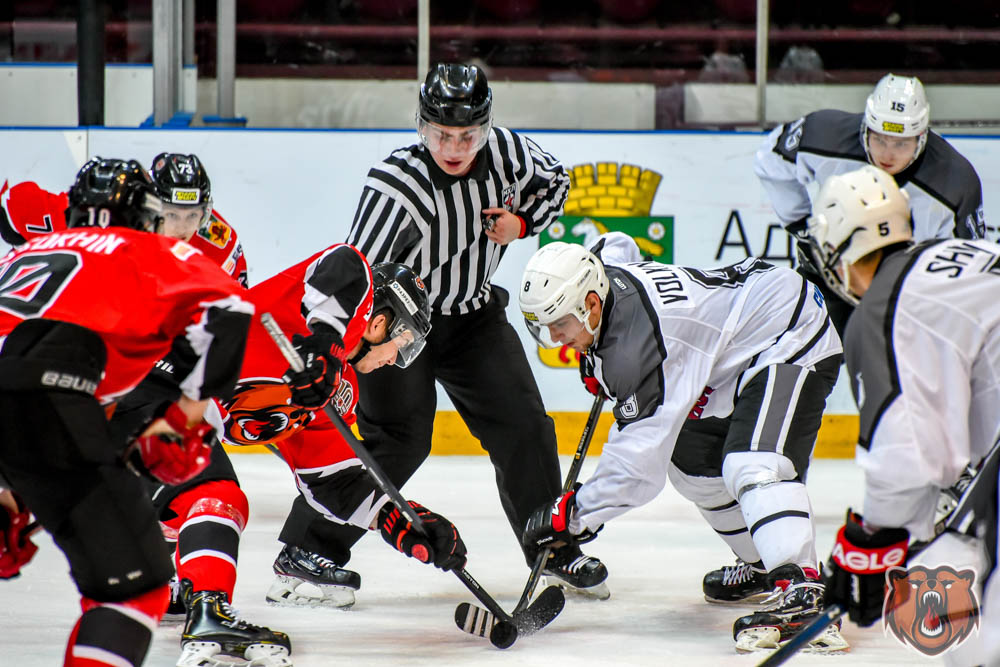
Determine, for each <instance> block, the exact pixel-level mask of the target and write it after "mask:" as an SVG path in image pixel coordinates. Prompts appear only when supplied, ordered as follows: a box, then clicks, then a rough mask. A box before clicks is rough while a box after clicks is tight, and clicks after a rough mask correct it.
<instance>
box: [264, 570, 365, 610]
mask: <svg viewBox="0 0 1000 667" xmlns="http://www.w3.org/2000/svg"><path fill="white" fill-rule="evenodd" d="M264 599H265V601H266V602H267V603H268V604H269V605H272V606H275V607H296V608H302V607H315V608H327V609H350V608H351V607H352V606H354V589H353V588H350V587H349V586H336V585H334V584H313V583H310V582H308V581H302V580H301V579H296V578H295V577H286V576H282V575H277V576H275V578H274V581H273V582H272V583H271V587H270V588H269V589H268V590H267V595H266V596H265V598H264Z"/></svg>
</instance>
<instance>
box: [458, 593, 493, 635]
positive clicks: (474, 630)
mask: <svg viewBox="0 0 1000 667" xmlns="http://www.w3.org/2000/svg"><path fill="white" fill-rule="evenodd" d="M494 623H496V617H495V616H494V615H493V614H491V613H490V612H488V611H487V610H485V609H483V608H482V607H477V606H476V605H474V604H470V603H468V602H463V603H461V604H459V605H458V606H457V607H455V625H457V626H458V629H459V630H461V631H462V632H467V633H469V634H470V635H475V636H477V637H488V636H489V634H490V630H492V629H493V624H494Z"/></svg>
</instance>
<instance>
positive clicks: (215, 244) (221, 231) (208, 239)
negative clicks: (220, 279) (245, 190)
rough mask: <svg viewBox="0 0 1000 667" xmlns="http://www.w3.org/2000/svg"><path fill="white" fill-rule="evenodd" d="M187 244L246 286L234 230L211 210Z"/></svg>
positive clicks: (245, 267)
mask: <svg viewBox="0 0 1000 667" xmlns="http://www.w3.org/2000/svg"><path fill="white" fill-rule="evenodd" d="M189 243H190V244H191V245H192V246H194V247H195V248H197V249H198V250H200V251H201V252H203V253H204V254H205V256H206V257H208V258H209V259H211V260H212V261H213V262H215V264H216V265H218V266H221V267H222V270H223V271H225V272H226V273H228V274H229V275H230V276H232V277H233V278H234V279H236V281H237V282H238V283H240V284H241V285H243V287H246V286H247V275H246V274H247V265H246V258H244V256H243V247H242V246H241V245H240V241H239V238H238V237H237V235H236V230H235V229H233V227H232V225H230V224H229V223H228V222H226V220H225V219H224V218H223V217H222V216H221V215H219V212H218V211H215V210H213V211H212V215H211V216H209V219H208V221H206V222H205V223H204V224H203V225H202V226H201V227H199V228H198V231H197V232H195V234H194V236H192V237H191V240H190V241H189Z"/></svg>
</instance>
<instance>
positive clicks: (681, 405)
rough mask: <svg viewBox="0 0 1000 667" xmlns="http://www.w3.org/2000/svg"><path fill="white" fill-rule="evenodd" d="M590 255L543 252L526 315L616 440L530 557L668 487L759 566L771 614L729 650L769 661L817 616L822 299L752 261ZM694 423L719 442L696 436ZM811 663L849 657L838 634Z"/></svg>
mask: <svg viewBox="0 0 1000 667" xmlns="http://www.w3.org/2000/svg"><path fill="white" fill-rule="evenodd" d="M592 247H593V248H594V252H593V253H592V252H590V251H588V250H586V249H585V248H583V247H582V246H579V245H573V244H567V243H550V244H548V245H545V246H544V247H542V248H541V249H540V250H539V251H538V252H537V253H535V255H534V256H533V257H532V258H531V260H530V261H529V262H528V265H527V267H526V268H525V271H524V276H523V278H522V281H521V290H520V292H519V294H520V296H519V300H520V307H521V311H522V312H523V313H524V317H525V322H526V324H527V326H528V328H529V330H530V331H531V332H532V334H533V335H534V337H535V338H536V340H538V342H539V343H540V344H541V345H544V346H547V347H556V346H558V345H561V344H565V345H568V346H570V347H572V348H573V349H575V350H576V351H578V352H580V353H586V354H587V356H588V358H590V359H591V360H592V361H593V362H594V377H595V378H596V380H597V381H598V382H599V383H600V385H601V387H602V388H603V390H604V392H605V394H606V395H608V396H609V397H611V398H613V399H614V400H615V401H616V404H615V407H614V409H613V412H614V417H615V421H616V424H617V428H613V429H611V432H610V434H609V436H608V442H607V444H606V445H605V446H604V452H603V453H602V455H601V458H600V461H599V463H598V465H597V469H596V471H595V473H594V475H593V477H591V478H590V479H589V480H588V481H587V482H585V483H583V484H582V485H581V486H578V487H577V489H576V490H574V491H570V492H568V493H566V494H564V495H563V496H562V497H560V498H558V499H556V501H555V502H554V503H552V504H548V505H544V506H542V507H540V508H538V509H537V510H536V511H535V512H534V513H533V514H532V516H531V518H530V519H529V520H528V523H527V527H526V530H525V533H524V543H525V545H526V546H528V547H545V546H553V545H559V544H567V543H568V544H574V543H576V544H579V543H582V542H586V541H588V540H590V539H593V538H594V537H596V535H597V531H598V530H600V528H601V527H602V525H603V524H604V523H605V522H606V521H608V520H610V519H613V518H614V517H616V516H619V515H620V514H623V513H624V512H626V511H627V510H629V509H630V508H633V507H638V506H640V505H643V504H645V503H648V502H649V501H651V500H652V499H653V498H655V497H656V496H657V495H658V494H659V493H660V491H661V490H662V489H663V486H664V485H665V483H666V481H667V479H668V478H669V479H670V481H671V483H672V484H673V485H674V487H675V488H676V489H677V490H678V491H679V492H680V493H681V495H683V496H684V497H686V498H688V499H689V500H691V501H693V502H694V503H695V504H696V505H697V506H698V508H699V510H701V512H702V514H703V515H704V516H705V518H706V519H707V520H708V522H709V524H710V525H711V526H712V528H713V529H715V531H716V532H718V533H719V534H720V536H722V537H723V539H724V540H725V541H726V543H727V544H728V545H729V546H730V547H731V548H732V549H733V551H734V552H735V553H736V555H737V556H738V557H740V558H742V559H743V560H744V561H746V562H754V561H762V562H763V566H764V568H765V569H766V571H767V579H768V583H769V586H770V587H771V588H772V589H773V593H772V597H771V599H770V604H769V606H767V607H765V608H764V611H760V612H757V613H754V614H750V615H748V616H743V617H741V618H739V619H737V621H736V623H735V625H734V626H733V637H734V639H735V640H736V647H737V649H738V650H743V651H751V650H756V649H760V648H773V647H774V646H776V645H777V644H778V643H779V642H783V641H785V640H787V639H789V638H790V637H791V636H793V635H794V634H795V633H796V632H797V631H798V629H799V628H801V627H802V625H803V623H806V622H808V621H809V620H810V619H812V618H813V617H815V616H816V615H818V614H819V612H820V611H821V610H822V599H823V584H822V583H821V581H820V578H819V573H818V561H817V557H816V550H815V545H814V539H815V531H814V527H813V520H812V513H811V510H810V503H809V497H808V494H807V493H806V487H805V484H804V480H805V475H806V471H807V468H808V466H809V459H810V456H811V454H812V449H813V444H814V443H815V440H816V432H817V431H818V430H819V426H820V422H821V418H822V414H823V409H824V407H825V404H826V396H827V395H828V394H829V392H830V390H831V389H832V388H833V384H834V382H835V381H836V378H837V372H838V369H839V366H840V359H841V346H840V339H839V338H838V337H837V334H836V332H835V331H834V329H833V327H832V326H831V324H830V319H829V317H828V315H827V312H826V309H825V308H824V306H823V302H822V299H820V298H818V296H817V295H818V294H819V290H818V288H816V286H815V285H813V284H812V283H809V282H807V281H806V280H804V279H803V278H802V277H801V276H800V275H799V274H797V273H795V272H794V271H792V270H790V269H785V268H780V267H776V266H772V265H770V264H767V263H766V262H763V261H761V260H759V259H754V258H750V259H747V260H745V261H743V262H741V263H739V264H734V265H732V266H727V267H724V268H720V269H714V270H707V271H704V270H699V269H693V268H685V267H680V266H672V265H666V264H659V263H655V262H642V261H639V260H640V259H641V258H640V256H639V252H638V248H637V247H636V245H635V243H634V242H633V241H632V240H631V239H630V238H628V237H627V236H625V235H624V234H620V233H613V234H609V235H605V236H603V237H601V238H599V239H598V241H597V242H596V244H595V245H594V246H592ZM696 402H697V403H698V405H699V407H700V408H701V410H699V411H697V412H696V411H695V410H692V406H693V405H695V404H696ZM701 417H716V418H721V419H717V420H716V421H717V422H718V423H719V424H720V425H721V426H722V427H723V428H721V429H720V430H719V432H718V433H715V434H713V435H714V437H708V434H706V433H705V432H703V431H696V432H694V433H693V434H692V433H691V432H689V426H690V425H691V424H696V423H697V421H696V420H697V419H700V418H701ZM813 648H814V649H815V650H840V649H845V648H847V644H846V643H845V642H844V640H843V638H841V637H840V635H839V633H838V632H837V630H836V629H835V628H834V629H831V630H830V632H829V633H828V634H827V635H824V636H822V637H821V638H820V639H819V640H816V641H815V642H814V643H813Z"/></svg>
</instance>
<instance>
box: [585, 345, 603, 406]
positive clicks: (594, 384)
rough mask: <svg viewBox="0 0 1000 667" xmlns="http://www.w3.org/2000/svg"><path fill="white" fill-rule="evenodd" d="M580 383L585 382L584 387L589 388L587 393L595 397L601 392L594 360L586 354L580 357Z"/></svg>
mask: <svg viewBox="0 0 1000 667" xmlns="http://www.w3.org/2000/svg"><path fill="white" fill-rule="evenodd" d="M580 381H581V382H583V386H584V387H586V388H587V391H589V392H590V393H591V394H593V395H594V396H597V395H598V394H599V393H600V392H601V383H600V382H598V381H597V378H595V377H594V363H593V360H592V359H591V358H590V357H589V356H587V355H586V354H581V355H580Z"/></svg>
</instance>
